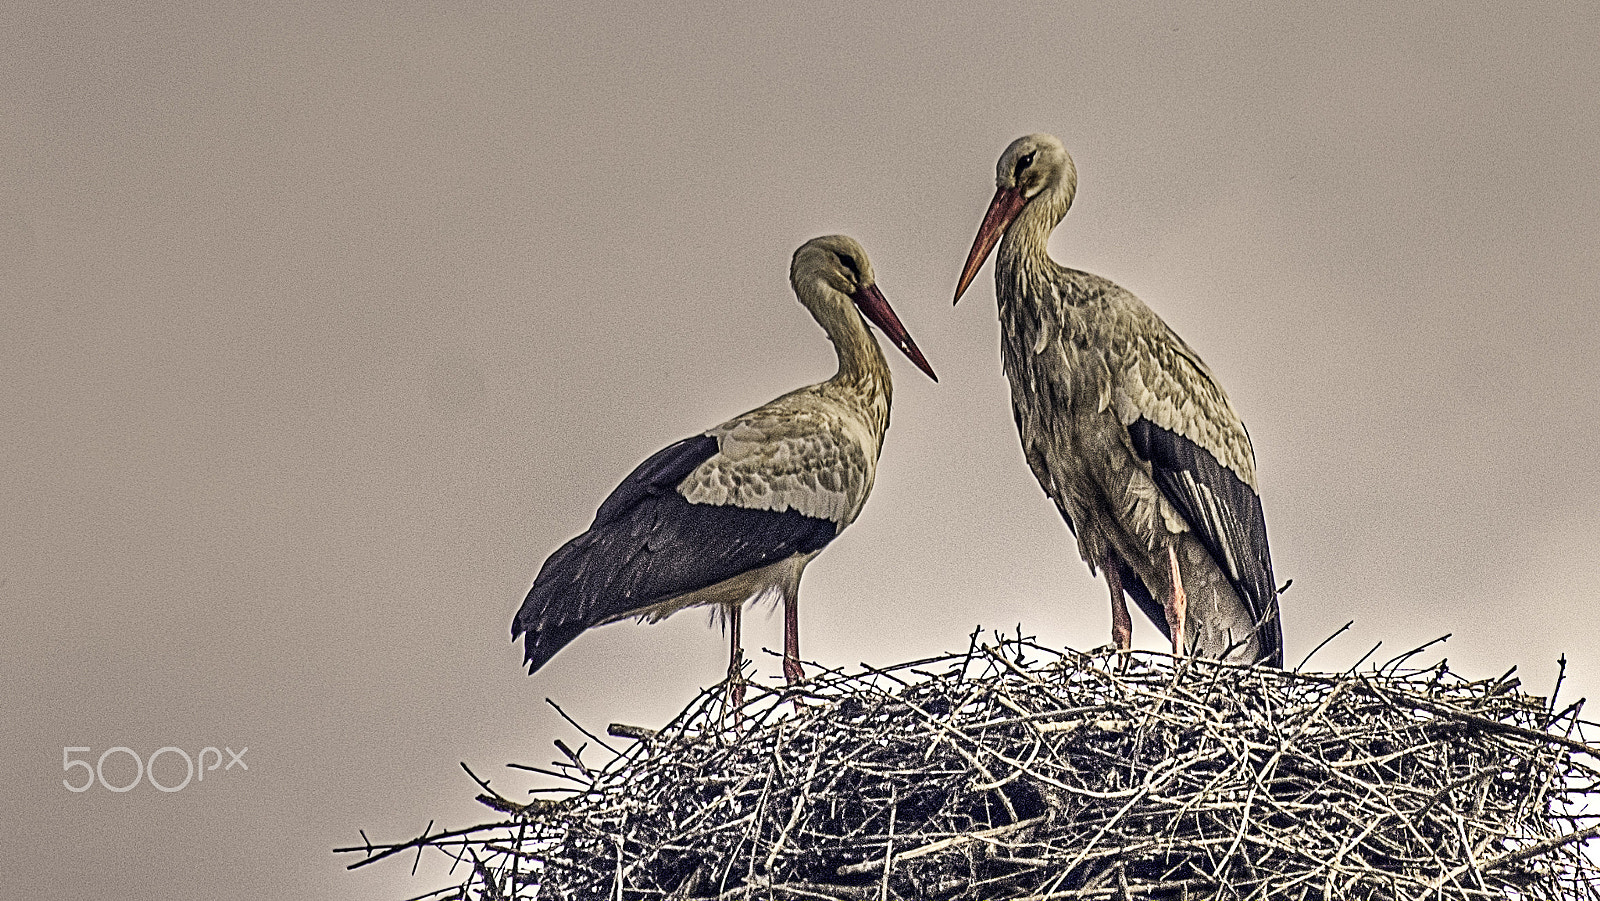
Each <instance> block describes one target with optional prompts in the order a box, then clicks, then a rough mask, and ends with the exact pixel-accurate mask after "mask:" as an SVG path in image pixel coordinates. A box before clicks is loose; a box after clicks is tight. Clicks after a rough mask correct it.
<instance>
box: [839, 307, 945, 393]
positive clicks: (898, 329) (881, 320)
mask: <svg viewBox="0 0 1600 901" xmlns="http://www.w3.org/2000/svg"><path fill="white" fill-rule="evenodd" d="M850 299H851V300H853V301H855V303H856V309H858V310H860V311H861V315H863V316H865V317H867V319H869V320H871V322H872V324H873V325H875V326H877V327H878V328H880V329H882V330H883V334H884V335H885V336H886V337H888V339H889V340H890V341H893V342H894V346H895V347H898V348H900V352H901V353H903V354H905V355H906V357H908V358H909V359H910V360H911V362H913V363H915V364H917V368H918V369H920V370H922V371H923V372H926V373H927V374H928V378H930V379H933V380H934V381H936V382H937V381H938V380H939V377H938V376H936V375H934V374H933V367H932V366H929V365H928V361H927V359H926V358H925V357H923V356H922V351H920V350H918V349H917V342H915V341H913V340H911V333H910V332H907V331H906V327H905V326H903V325H901V324H900V317H899V316H896V315H895V314H894V308H893V307H891V306H889V300H888V298H886V297H884V296H883V292H882V291H879V290H878V286H877V285H866V286H863V287H861V288H859V289H857V290H856V293H854V294H852V295H850Z"/></svg>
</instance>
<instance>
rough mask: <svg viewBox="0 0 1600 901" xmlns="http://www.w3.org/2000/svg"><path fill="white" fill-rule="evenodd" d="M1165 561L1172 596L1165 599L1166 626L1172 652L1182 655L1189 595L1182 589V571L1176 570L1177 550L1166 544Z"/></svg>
mask: <svg viewBox="0 0 1600 901" xmlns="http://www.w3.org/2000/svg"><path fill="white" fill-rule="evenodd" d="M1167 562H1169V563H1170V564H1171V565H1172V597H1171V598H1170V599H1169V600H1168V601H1167V628H1168V629H1170V630H1171V631H1172V653H1173V654H1175V655H1177V656H1180V657H1181V656H1183V653H1184V651H1183V648H1184V640H1183V620H1184V614H1185V612H1186V611H1188V609H1189V597H1188V595H1186V594H1184V591H1183V573H1181V572H1179V570H1178V550H1177V548H1176V547H1174V546H1172V545H1170V544H1169V545H1167Z"/></svg>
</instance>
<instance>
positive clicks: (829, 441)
mask: <svg viewBox="0 0 1600 901" xmlns="http://www.w3.org/2000/svg"><path fill="white" fill-rule="evenodd" d="M789 280H790V283H791V284H792V285H793V286H794V292H795V294H797V295H798V296H799V298H800V302H801V303H802V304H804V305H805V307H806V309H807V310H810V311H811V315H812V316H814V317H816V320H817V322H818V324H820V325H821V326H822V329H823V331H825V332H826V333H827V335H828V339H829V340H830V341H832V342H833V345H834V349H835V351H836V352H837V353H838V358H839V370H838V372H837V374H835V375H834V376H833V378H831V379H828V380H827V381H825V382H821V383H819V384H815V385H808V386H806V387H804V388H800V389H797V390H795V391H791V392H789V393H788V394H785V395H783V396H782V397H779V398H777V399H776V400H773V401H772V402H770V403H767V404H764V405H762V406H760V407H757V408H756V409H754V410H751V411H750V412H748V413H744V414H741V415H739V416H735V417H734V418H733V419H730V420H728V421H727V422H725V423H723V424H721V425H719V426H717V427H715V428H713V429H710V430H708V431H706V432H702V433H701V434H699V435H695V436H694V437H692V438H686V439H684V440H682V441H679V442H677V443H676V444H672V445H670V446H668V447H666V448H663V449H662V450H660V451H658V452H656V453H655V454H654V455H653V456H651V457H650V458H649V459H647V460H645V461H644V462H643V463H641V464H639V467H638V468H637V469H635V470H634V471H633V473H632V474H630V475H629V476H628V477H627V478H626V479H624V480H623V481H622V484H620V485H618V486H617V487H616V489H615V490H613V491H612V492H611V495H610V497H607V498H606V499H605V501H604V502H603V503H602V504H601V505H600V509H599V512H598V513H596V514H595V519H594V524H593V525H591V526H590V527H589V530H588V531H587V532H584V533H583V534H582V535H579V536H578V537H576V538H574V539H572V540H571V541H568V542H567V543H566V544H564V545H562V546H561V547H560V548H559V549H558V550H557V551H556V552H555V553H553V554H551V555H550V557H549V559H547V560H546V561H545V562H544V566H543V568H541V569H540V571H539V575H538V577H537V578H536V579H535V580H534V583H533V588H532V590H530V591H529V592H528V597H527V599H526V600H524V601H523V603H522V609H520V610H519V611H518V612H517V615H516V619H515V621H514V622H513V623H512V626H511V637H512V639H513V640H515V639H516V638H518V637H519V636H526V638H525V650H526V659H527V665H528V672H529V673H530V674H531V673H533V672H535V671H537V670H538V669H539V668H540V667H541V666H544V665H545V663H547V662H548V661H549V660H550V658H551V657H552V656H554V655H555V653H556V652H557V651H559V650H560V649H561V648H562V647H564V646H565V645H566V644H567V643H568V642H570V641H572V640H573V639H574V638H577V637H578V635H579V634H581V633H583V632H584V631H585V630H587V629H591V628H593V627H595V626H599V625H603V624H606V623H610V622H615V621H617V620H622V619H627V618H629V617H636V618H638V619H641V620H649V621H651V622H658V621H660V620H662V619H664V618H666V617H667V616H669V615H671V614H672V613H675V612H677V611H679V610H682V609H684V608H686V607H696V606H707V605H709V606H711V607H712V608H713V613H714V615H715V614H716V613H721V614H723V615H725V617H726V623H727V628H728V631H729V634H730V636H731V649H730V653H729V662H728V675H729V685H730V698H731V700H732V703H733V704H734V706H738V705H739V704H742V703H743V698H744V683H743V679H742V669H743V655H742V651H741V648H740V637H739V631H740V611H741V610H742V608H743V606H744V604H745V603H747V602H749V601H751V600H760V601H774V602H775V601H779V600H781V601H782V602H783V610H784V648H783V671H784V675H785V676H786V677H787V679H788V682H789V684H791V685H792V684H794V683H796V682H799V681H801V680H802V679H803V678H804V677H805V673H804V671H803V670H802V669H801V666H800V639H799V618H798V605H799V593H800V576H801V573H802V572H804V570H805V568H806V564H808V563H810V562H811V560H812V558H813V557H815V556H816V555H817V554H818V552H820V551H821V550H822V549H823V548H824V547H826V546H827V545H828V543H829V542H831V541H832V540H833V539H834V538H836V537H837V536H838V535H839V533H840V532H842V531H844V529H845V527H846V526H848V525H850V523H852V522H854V521H855V519H856V516H857V515H859V514H860V513H861V508H862V505H864V504H865V503H866V502H867V495H868V493H870V492H871V491H872V481H873V476H874V474H875V473H876V471H877V465H878V454H879V452H880V451H881V450H882V449H883V435H884V431H885V430H886V429H887V428H888V426H889V403H890V396H891V393H892V384H891V381H890V376H889V363H888V361H887V360H885V359H884V356H883V351H882V350H881V349H880V348H879V347H878V342H877V340H876V339H875V338H874V337H873V336H872V333H871V332H870V331H869V330H868V328H867V322H868V321H870V322H871V323H872V324H874V325H876V326H877V327H878V328H879V329H882V330H883V333H884V334H885V335H886V336H887V337H888V338H889V340H890V341H892V342H893V343H894V345H895V346H896V347H898V348H899V349H900V351H901V352H902V353H904V354H905V355H906V356H907V357H908V358H910V360H911V361H912V362H913V363H915V364H916V365H917V368H919V369H921V370H922V371H923V372H925V373H927V374H928V376H929V378H933V379H934V380H935V381H937V377H935V376H934V374H933V369H932V367H930V366H929V365H928V361H927V360H926V359H924V358H923V356H922V352H921V351H920V350H918V349H917V345H916V344H915V343H914V342H913V341H912V340H911V336H910V335H909V334H907V332H906V329H905V326H903V325H901V324H900V319H899V317H898V316H896V315H895V312H894V310H893V309H892V308H891V307H890V306H889V302H888V301H887V300H886V299H885V298H884V296H883V292H881V291H879V290H878V285H877V280H876V278H875V277H874V275H873V272H872V264H871V263H870V262H868V260H867V253H866V251H865V250H863V249H862V247H861V245H860V244H858V243H857V242H856V241H855V240H854V239H852V238H848V237H845V236H844V235H830V236H827V237H821V238H814V239H812V240H810V241H807V242H806V243H805V244H804V245H802V246H801V247H800V249H799V250H797V251H795V254H794V261H793V264H792V265H791V266H790V270H789ZM863 317H864V318H863Z"/></svg>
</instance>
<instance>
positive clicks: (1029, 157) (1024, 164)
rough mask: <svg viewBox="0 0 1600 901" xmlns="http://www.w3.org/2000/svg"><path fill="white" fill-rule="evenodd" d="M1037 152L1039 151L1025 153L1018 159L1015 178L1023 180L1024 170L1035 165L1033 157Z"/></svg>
mask: <svg viewBox="0 0 1600 901" xmlns="http://www.w3.org/2000/svg"><path fill="white" fill-rule="evenodd" d="M1037 152H1038V151H1034V150H1030V151H1028V152H1027V153H1024V154H1023V155H1022V156H1019V157H1017V168H1016V171H1015V172H1014V173H1013V177H1014V178H1021V177H1022V170H1024V169H1026V168H1028V167H1029V166H1031V165H1033V155H1034V154H1035V153H1037Z"/></svg>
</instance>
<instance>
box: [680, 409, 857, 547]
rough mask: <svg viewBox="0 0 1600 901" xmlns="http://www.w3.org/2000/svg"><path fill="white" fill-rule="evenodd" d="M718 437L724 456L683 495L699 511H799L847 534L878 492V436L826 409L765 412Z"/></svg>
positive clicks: (703, 468) (707, 465) (694, 476)
mask: <svg viewBox="0 0 1600 901" xmlns="http://www.w3.org/2000/svg"><path fill="white" fill-rule="evenodd" d="M857 432H860V434H857ZM710 434H711V435H713V436H715V437H716V438H717V439H718V441H719V442H720V444H721V449H720V451H719V452H718V453H717V454H716V455H715V456H713V457H711V458H709V459H707V460H706V461H705V462H703V463H701V464H700V465H699V466H697V467H695V469H694V471H693V472H691V473H689V475H688V477H687V478H685V479H684V481H683V484H682V485H681V486H680V488H679V490H680V491H681V493H682V494H683V496H684V497H686V498H688V499H689V500H691V501H694V502H695V503H702V504H714V505H729V506H736V507H742V508H745V509H750V510H766V511H771V512H774V513H783V512H788V511H793V512H795V513H798V514H800V515H802V516H805V517H808V518H813V519H823V520H827V521H829V522H832V523H834V524H835V525H836V526H837V528H838V529H843V528H844V527H845V526H847V525H849V524H850V523H851V522H852V521H854V519H855V517H856V514H857V513H859V512H860V511H861V506H862V504H864V503H865V502H866V499H867V494H868V492H869V491H871V489H872V475H873V466H872V462H873V461H871V460H869V459H868V457H867V450H866V443H867V442H868V441H870V440H871V436H870V435H868V434H867V433H866V432H865V430H864V429H863V428H861V427H860V426H859V425H857V424H856V423H855V421H854V420H852V419H851V418H850V417H848V416H839V415H836V414H833V413H830V412H828V411H826V410H825V409H806V410H795V411H776V412H774V411H763V410H757V411H754V412H751V413H747V414H745V415H743V416H740V417H738V418H736V419H734V420H731V421H729V422H728V423H725V424H724V425H721V426H718V427H717V428H716V429H713V430H712V431H711V433H710Z"/></svg>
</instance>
